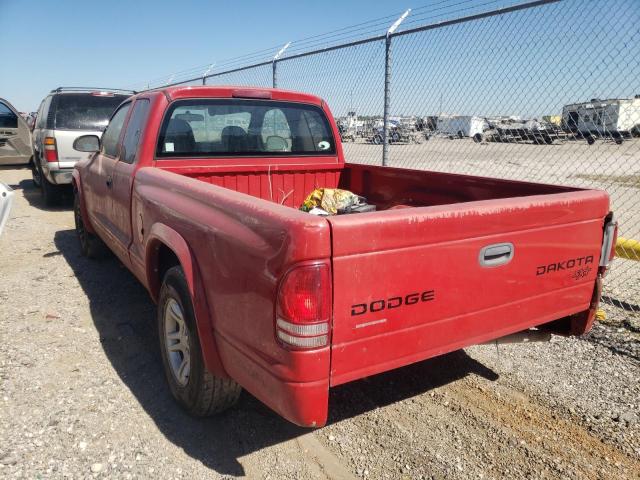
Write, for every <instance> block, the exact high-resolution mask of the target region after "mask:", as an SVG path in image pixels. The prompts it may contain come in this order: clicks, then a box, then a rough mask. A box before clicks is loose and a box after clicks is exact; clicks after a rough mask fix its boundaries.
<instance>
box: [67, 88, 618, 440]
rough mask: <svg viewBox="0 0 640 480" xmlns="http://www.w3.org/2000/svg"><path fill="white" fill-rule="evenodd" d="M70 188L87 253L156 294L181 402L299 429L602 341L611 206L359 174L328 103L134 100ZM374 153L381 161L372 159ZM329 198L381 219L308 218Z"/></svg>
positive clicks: (95, 145) (285, 94)
mask: <svg viewBox="0 0 640 480" xmlns="http://www.w3.org/2000/svg"><path fill="white" fill-rule="evenodd" d="M74 148H76V149H77V150H79V151H82V152H92V155H90V156H89V158H87V159H86V160H83V161H81V162H79V163H78V164H77V167H76V169H75V170H74V172H73V185H74V190H75V205H74V213H75V221H76V230H77V235H78V238H79V245H80V248H81V251H82V253H83V254H84V255H86V256H88V257H92V256H95V255H97V254H98V253H99V252H100V249H101V248H102V247H104V245H105V244H106V246H107V247H108V248H109V249H110V250H111V251H113V252H114V253H115V255H116V256H117V257H118V258H119V259H120V260H121V261H122V262H123V263H124V265H126V266H127V267H128V268H129V269H130V270H131V272H133V274H134V275H135V276H136V277H137V278H138V279H139V281H140V282H142V284H144V286H145V287H146V288H147V289H148V291H149V293H150V295H151V297H152V298H153V300H154V302H155V303H156V304H157V329H158V333H159V340H160V350H161V352H162V355H161V356H162V361H163V364H164V368H165V373H166V378H167V381H168V384H169V387H170V390H171V393H172V394H173V396H174V397H175V398H176V400H177V401H178V403H179V404H181V405H182V406H183V407H184V408H185V409H186V410H187V411H188V412H190V413H191V414H193V415H196V416H202V415H209V414H212V413H215V412H219V411H222V410H224V409H225V408H227V407H229V406H231V405H233V403H234V402H235V401H236V400H237V399H238V395H239V394H240V391H241V389H242V388H244V389H246V390H247V391H248V392H250V393H251V394H253V395H254V396H255V397H257V398H258V399H259V400H261V401H262V402H264V403H265V404H266V405H268V406H269V407H271V408H272V409H273V410H275V411H276V412H277V413H279V414H280V415H282V416H283V417H285V418H286V419H288V420H290V421H291V422H293V423H296V424H298V425H302V426H307V427H318V426H322V425H324V424H325V423H326V421H327V415H328V397H329V389H330V388H331V387H334V386H336V385H340V384H344V383H346V382H351V381H353V380H356V379H361V378H364V377H367V376H370V375H374V374H377V373H379V372H383V371H387V370H390V369H394V368H398V367H402V366H404V365H408V364H411V363H413V362H418V361H421V360H424V359H427V358H430V357H434V356H436V355H442V354H445V353H447V352H451V351H454V350H458V349H461V348H464V347H467V346H470V345H474V344H480V343H486V342H489V341H493V340H496V339H500V338H505V337H508V336H511V335H514V334H515V335H523V334H525V335H526V334H527V332H530V333H532V332H551V333H554V334H558V335H580V334H583V333H585V332H587V331H589V330H590V328H591V326H592V323H593V321H594V316H595V311H596V308H597V305H598V302H599V297H600V292H601V285H602V278H603V276H604V275H605V273H606V271H607V268H608V265H609V262H610V260H611V259H612V258H613V255H614V251H615V248H614V246H615V235H616V232H617V227H616V223H615V221H614V219H613V215H612V214H611V212H610V211H609V198H608V196H607V194H606V193H605V192H602V191H599V190H588V189H580V188H573V187H563V186H555V185H541V184H534V183H527V182H518V181H511V180H499V179H492V178H482V177H474V176H466V175H453V174H447V173H437V172H431V171H422V170H410V169H403V168H388V167H380V166H373V165H361V164H351V163H345V160H344V155H343V151H342V146H341V143H340V134H339V131H338V128H337V126H336V123H335V121H334V120H333V116H332V114H331V112H330V110H329V107H328V106H327V104H326V103H325V102H324V101H323V100H322V99H320V98H317V97H315V96H312V95H307V94H302V93H295V92H289V91H283V90H275V89H260V88H245V87H208V86H202V87H195V86H194V87H173V88H166V89H161V90H153V91H147V92H143V93H140V94H137V95H135V96H133V97H131V98H129V99H127V100H126V101H124V102H123V103H122V104H121V105H120V106H119V107H118V108H117V110H116V111H115V112H114V114H113V116H112V118H111V120H110V122H109V126H108V128H107V130H106V131H105V132H104V134H103V136H102V138H101V139H99V138H98V137H96V136H92V135H85V136H82V137H79V138H78V139H77V140H76V141H75V144H74ZM371 148H372V154H374V153H373V148H374V147H371ZM316 188H340V189H345V190H349V191H351V192H353V193H355V194H357V195H359V196H362V197H364V198H366V201H367V203H368V204H369V205H373V206H375V208H376V210H375V211H370V212H365V213H352V214H344V215H330V216H318V215H312V214H310V213H307V212H304V211H301V210H300V206H301V204H302V203H303V202H304V200H305V199H306V197H307V196H308V195H309V193H310V192H312V191H313V190H314V189H316Z"/></svg>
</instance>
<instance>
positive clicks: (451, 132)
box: [436, 115, 487, 143]
mask: <svg viewBox="0 0 640 480" xmlns="http://www.w3.org/2000/svg"><path fill="white" fill-rule="evenodd" d="M485 130H487V122H486V121H485V119H484V118H482V117H475V116H468V115H440V116H439V117H438V121H437V125H436V131H437V132H438V133H440V134H442V135H446V136H448V137H449V138H450V139H452V140H453V139H454V138H464V137H470V138H473V141H474V142H477V143H480V142H481V141H482V140H483V138H484V132H485Z"/></svg>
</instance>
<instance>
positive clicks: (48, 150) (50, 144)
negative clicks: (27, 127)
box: [44, 137, 58, 162]
mask: <svg viewBox="0 0 640 480" xmlns="http://www.w3.org/2000/svg"><path fill="white" fill-rule="evenodd" d="M44 159H45V160H46V161H47V162H57V161H58V149H57V147H56V139H55V138H53V137H45V139H44Z"/></svg>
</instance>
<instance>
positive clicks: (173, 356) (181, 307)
mask: <svg viewBox="0 0 640 480" xmlns="http://www.w3.org/2000/svg"><path fill="white" fill-rule="evenodd" d="M157 320H158V338H159V339H160V352H161V354H162V363H163V365H164V371H165V376H166V378H167V382H168V383H169V389H170V390H171V394H172V395H173V397H174V398H175V399H176V401H177V402H178V403H179V404H180V405H181V406H182V407H183V408H184V409H185V410H186V411H187V412H188V413H190V414H191V415H194V416H197V417H204V416H208V415H212V414H214V413H218V412H222V411H223V410H226V409H227V408H229V407H231V406H233V405H234V404H235V403H236V402H237V401H238V398H239V397H240V392H241V391H242V388H241V387H240V385H238V384H237V383H236V382H235V381H233V380H231V379H227V378H220V377H216V376H214V375H213V374H212V373H211V372H209V371H208V370H207V369H206V367H205V365H204V360H203V358H202V350H201V348H200V339H199V337H198V330H197V328H196V322H195V315H194V313H193V303H192V302H191V295H190V294H189V288H188V286H187V281H186V279H185V277H184V272H183V271H182V268H181V267H179V266H176V267H172V268H170V269H169V270H168V271H167V273H166V274H165V276H164V281H163V282H162V288H161V289H160V297H159V299H158V318H157Z"/></svg>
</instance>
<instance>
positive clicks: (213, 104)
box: [156, 98, 336, 158]
mask: <svg viewBox="0 0 640 480" xmlns="http://www.w3.org/2000/svg"><path fill="white" fill-rule="evenodd" d="M335 152H336V146H335V140H334V138H333V134H332V131H331V128H330V125H329V122H328V120H327V118H326V116H325V114H324V111H323V110H322V109H321V108H319V107H317V106H315V105H308V104H301V103H294V102H280V101H272V100H244V99H235V98H234V99H189V100H177V101H175V102H174V103H173V104H171V106H170V107H169V109H168V111H167V113H166V115H165V118H164V120H163V123H162V127H161V129H160V135H159V138H158V145H157V148H156V156H157V157H158V158H176V157H189V158H194V157H229V156H253V157H256V156H257V157H259V156H264V157H273V156H299V155H314V156H315V155H335Z"/></svg>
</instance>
